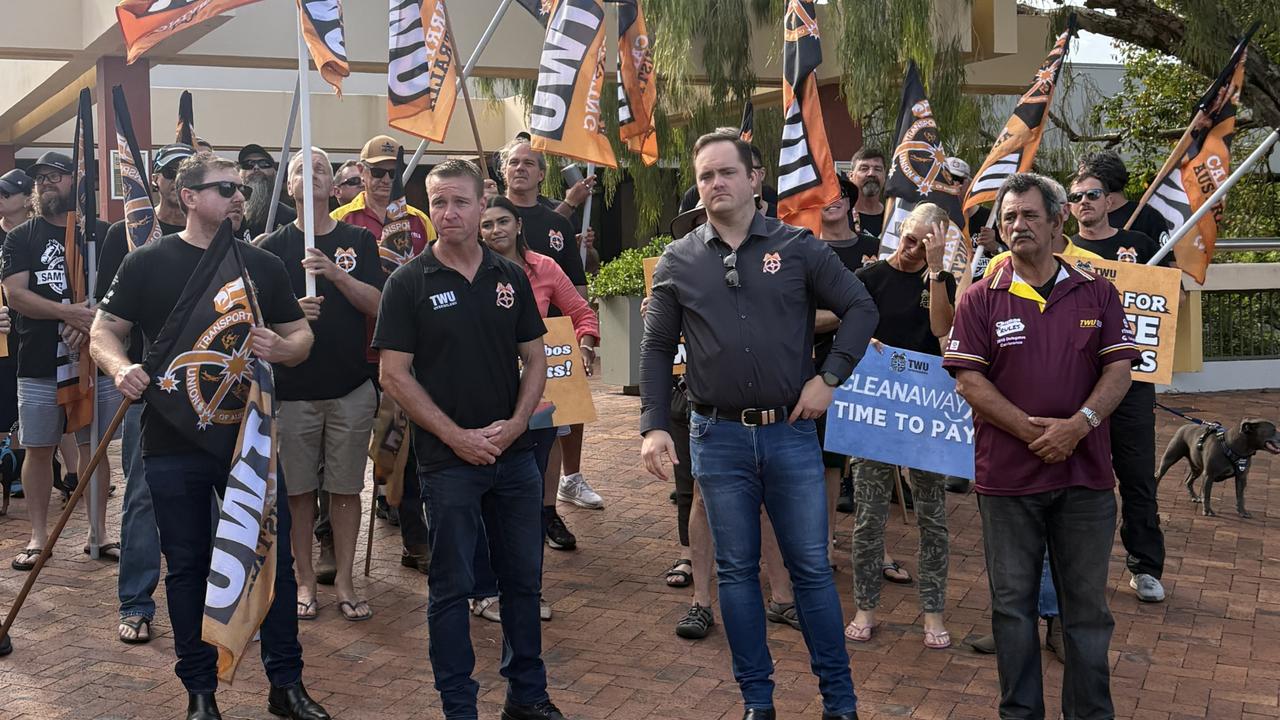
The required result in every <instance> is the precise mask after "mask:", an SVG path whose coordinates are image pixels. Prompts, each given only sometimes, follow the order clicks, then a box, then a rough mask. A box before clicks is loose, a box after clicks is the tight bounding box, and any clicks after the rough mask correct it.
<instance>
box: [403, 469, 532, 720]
mask: <svg viewBox="0 0 1280 720" xmlns="http://www.w3.org/2000/svg"><path fill="white" fill-rule="evenodd" d="M421 478H422V488H423V491H424V494H425V495H426V500H427V512H428V514H429V516H430V519H431V571H430V573H429V574H428V576H427V632H428V635H429V637H430V640H429V652H430V655H431V668H432V671H433V672H434V673H435V687H436V690H437V691H439V693H440V699H441V704H442V706H443V708H444V716H445V718H447V719H448V720H454V719H462V718H466V719H468V720H470V719H471V718H475V717H477V715H476V694H477V692H478V691H479V688H480V685H479V683H477V682H476V681H475V680H474V679H472V677H471V673H472V670H474V669H475V653H474V652H473V651H472V648H471V633H470V623H469V618H470V614H469V613H468V610H467V597H468V596H469V595H470V594H471V592H472V588H474V587H475V573H474V567H475V547H476V539H477V538H478V537H479V536H480V532H481V530H482V529H487V530H488V540H489V557H490V558H491V559H492V561H493V569H494V571H495V572H496V573H497V577H498V588H499V592H500V598H501V603H502V664H501V666H500V670H501V673H502V676H503V677H505V678H506V679H507V698H508V699H509V700H510V701H511V702H513V703H516V704H520V705H533V704H535V703H538V702H541V701H542V700H546V699H547V671H546V667H545V666H544V665H543V664H542V657H541V656H542V628H541V624H540V621H539V619H538V594H539V592H540V590H541V581H542V475H541V474H539V473H538V466H537V462H536V461H535V460H534V456H533V452H532V451H528V450H526V451H522V452H514V453H508V454H507V455H505V456H503V457H501V458H499V459H498V461H497V462H496V463H494V464H493V465H458V466H454V467H449V468H445V469H443V470H436V471H432V472H429V473H423V474H422V476H421Z"/></svg>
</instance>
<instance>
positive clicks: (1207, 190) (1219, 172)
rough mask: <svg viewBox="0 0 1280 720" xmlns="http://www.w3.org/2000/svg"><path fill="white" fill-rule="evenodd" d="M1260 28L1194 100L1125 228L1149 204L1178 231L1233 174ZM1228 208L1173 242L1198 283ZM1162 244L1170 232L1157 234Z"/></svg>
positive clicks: (1216, 209)
mask: <svg viewBox="0 0 1280 720" xmlns="http://www.w3.org/2000/svg"><path fill="white" fill-rule="evenodd" d="M1257 29H1258V25H1257V24H1256V23H1255V24H1254V26H1253V27H1252V28H1250V29H1249V32H1247V33H1245V36H1244V38H1243V39H1242V40H1241V41H1240V43H1239V44H1238V45H1236V48H1235V50H1234V51H1233V52H1232V53H1231V59H1230V61H1228V62H1227V66H1226V67H1225V68H1223V69H1222V72H1221V73H1220V74H1219V75H1218V77H1217V79H1216V80H1214V82H1213V84H1212V85H1210V86H1209V89H1208V90H1207V91H1206V92H1205V94H1204V96H1203V97H1201V98H1200V102H1198V103H1196V107H1195V112H1194V113H1193V114H1192V117H1191V124H1190V125H1188V126H1187V130H1186V132H1185V133H1183V135H1182V139H1181V140H1179V141H1178V145H1177V146H1176V147H1175V148H1174V150H1173V153H1172V154H1171V155H1170V156H1169V159H1168V160H1167V161H1165V164H1164V167H1162V168H1161V169H1160V172H1159V173H1158V174H1157V175H1156V179H1155V181H1154V182H1152V183H1151V187H1149V188H1147V192H1146V194H1145V195H1143V196H1142V200H1141V201H1139V202H1138V206H1137V207H1136V208H1134V211H1133V215H1132V217H1130V218H1129V221H1128V223H1126V224H1125V227H1126V228H1128V227H1129V226H1130V225H1132V224H1133V221H1134V219H1135V218H1137V217H1138V212H1139V211H1140V210H1142V208H1143V206H1144V205H1150V206H1151V207H1153V208H1155V209H1156V210H1157V211H1159V213H1160V214H1161V215H1162V216H1164V219H1165V222H1166V223H1168V225H1169V230H1168V232H1170V233H1173V232H1176V231H1177V230H1178V229H1179V228H1181V227H1182V226H1183V225H1185V224H1186V223H1187V221H1188V220H1189V219H1191V216H1192V215H1193V214H1194V213H1195V212H1196V211H1197V210H1199V209H1200V208H1201V207H1202V206H1203V205H1204V204H1205V202H1206V201H1207V200H1208V199H1209V196H1210V195H1213V193H1214V192H1215V191H1216V190H1217V189H1218V186H1219V185H1220V184H1221V183H1222V182H1223V181H1224V180H1226V179H1227V177H1228V176H1230V175H1231V141H1232V139H1233V137H1234V136H1235V131H1236V113H1237V112H1238V110H1239V109H1240V90H1241V88H1243V87H1244V66H1245V60H1246V57H1247V55H1248V51H1247V48H1248V46H1249V39H1250V38H1251V37H1253V33H1254V32H1256V31H1257ZM1225 210H1226V203H1225V199H1224V201H1223V202H1219V203H1218V205H1217V206H1216V207H1214V208H1213V210H1211V211H1210V212H1208V213H1207V214H1206V215H1205V216H1204V217H1202V218H1200V221H1199V222H1197V223H1196V226H1195V227H1194V228H1192V229H1191V230H1190V232H1188V233H1187V234H1186V235H1183V236H1182V238H1181V239H1180V240H1178V244H1177V245H1175V246H1174V248H1173V253H1174V257H1175V258H1177V261H1178V267H1180V268H1182V271H1183V272H1185V273H1186V274H1188V275H1190V276H1191V277H1193V278H1195V279H1196V282H1199V283H1203V282H1204V276H1205V271H1206V269H1207V268H1208V267H1209V263H1210V262H1213V248H1214V245H1215V244H1216V243H1217V240H1218V221H1220V220H1221V219H1222V213H1223V212H1224V211H1225ZM1156 240H1158V241H1159V242H1160V243H1161V244H1164V242H1166V241H1167V240H1168V237H1167V236H1162V237H1160V238H1156Z"/></svg>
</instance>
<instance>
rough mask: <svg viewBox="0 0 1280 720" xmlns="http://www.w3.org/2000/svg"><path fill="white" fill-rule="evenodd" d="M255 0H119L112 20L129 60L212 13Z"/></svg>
mask: <svg viewBox="0 0 1280 720" xmlns="http://www.w3.org/2000/svg"><path fill="white" fill-rule="evenodd" d="M258 1H259V0H165V2H156V0H120V2H119V3H117V4H116V19H117V20H118V21H119V23H120V32H121V33H123V34H124V46H125V51H126V53H127V57H126V59H127V60H128V62H130V63H132V62H133V61H134V60H137V59H138V58H139V57H142V54H143V53H145V52H146V51H148V50H150V49H151V48H153V47H155V46H156V45H157V44H159V43H160V42H161V41H162V40H164V39H165V38H167V37H169V36H170V35H173V34H174V33H178V32H181V31H183V30H186V29H187V28H189V27H191V26H192V25H196V24H199V23H202V22H204V21H205V20H208V19H209V18H211V17H214V16H215V15H221V14H222V13H224V12H226V11H228V10H232V9H234V8H238V7H240V6H241V5H248V4H250V3H255V2H258Z"/></svg>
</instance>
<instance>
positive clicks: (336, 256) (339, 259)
mask: <svg viewBox="0 0 1280 720" xmlns="http://www.w3.org/2000/svg"><path fill="white" fill-rule="evenodd" d="M333 264H334V265H337V266H338V267H339V268H340V269H341V270H342V271H343V272H345V273H347V274H348V275H350V274H351V271H352V270H355V269H356V249H355V248H338V249H337V250H335V251H334V253H333Z"/></svg>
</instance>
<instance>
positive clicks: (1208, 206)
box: [1147, 130, 1280, 265]
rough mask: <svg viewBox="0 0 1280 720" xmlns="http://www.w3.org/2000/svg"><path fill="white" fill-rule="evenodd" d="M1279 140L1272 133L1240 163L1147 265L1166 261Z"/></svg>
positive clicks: (1278, 133) (1279, 138)
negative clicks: (1179, 243) (1176, 246)
mask: <svg viewBox="0 0 1280 720" xmlns="http://www.w3.org/2000/svg"><path fill="white" fill-rule="evenodd" d="M1277 140H1280V130H1273V131H1271V134H1270V135H1268V136H1267V138H1266V139H1265V140H1263V141H1262V144H1261V145H1259V146H1258V149H1256V150H1254V151H1253V153H1252V154H1251V155H1249V157H1248V158H1247V159H1245V161H1244V162H1243V163H1240V167H1238V168H1236V169H1235V172H1233V173H1231V176H1230V177H1228V178H1227V179H1226V180H1225V181H1223V183H1222V184H1221V185H1219V186H1218V189H1217V190H1215V191H1214V192H1213V194H1212V195H1210V196H1209V199H1208V200H1205V201H1204V203H1202V204H1201V205H1200V208H1199V209H1197V210H1196V211H1195V212H1193V213H1191V217H1189V218H1187V221H1186V222H1184V223H1183V224H1182V227H1180V228H1178V231H1177V232H1175V233H1174V234H1173V235H1172V236H1170V238H1169V240H1168V241H1167V242H1165V244H1164V245H1163V246H1161V247H1160V251H1159V252H1157V253H1156V254H1155V255H1153V256H1151V259H1150V260H1148V261H1147V264H1148V265H1159V264H1160V263H1161V261H1163V260H1164V259H1165V256H1167V255H1168V254H1169V253H1170V252H1172V251H1173V247H1174V245H1177V244H1178V241H1179V240H1181V239H1182V238H1184V237H1186V236H1187V234H1188V233H1190V232H1191V230H1192V228H1194V227H1195V226H1196V223H1198V222H1200V219H1201V218H1203V217H1204V216H1205V215H1207V214H1208V213H1209V211H1210V210H1212V209H1213V208H1214V206H1215V205H1217V204H1218V203H1219V202H1222V199H1223V198H1224V197H1226V195H1227V191H1228V190H1230V189H1231V187H1232V186H1233V185H1235V184H1236V183H1237V182H1239V181H1240V178H1242V177H1244V174H1245V173H1247V172H1249V171H1250V170H1251V169H1253V166H1254V165H1257V164H1258V161H1259V160H1261V159H1262V158H1264V157H1266V155H1267V153H1269V152H1270V151H1271V148H1272V146H1274V145H1275V144H1276V141H1277Z"/></svg>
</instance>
